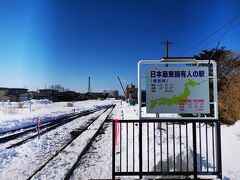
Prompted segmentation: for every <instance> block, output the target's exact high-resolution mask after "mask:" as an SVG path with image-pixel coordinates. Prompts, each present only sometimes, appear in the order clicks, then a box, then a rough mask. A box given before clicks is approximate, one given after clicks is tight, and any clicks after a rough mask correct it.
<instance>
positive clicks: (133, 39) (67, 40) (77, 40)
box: [0, 0, 240, 92]
mask: <svg viewBox="0 0 240 180" xmlns="http://www.w3.org/2000/svg"><path fill="white" fill-rule="evenodd" d="M239 13H240V1H238V0H224V1H222V0H219V1H217V0H208V1H207V0H199V1H197V0H196V1H192V0H191V1H190V0H181V1H180V0H166V1H165V0H158V1H157V0H155V1H154V0H146V1H143V0H123V1H117V0H95V1H93V0H85V1H81V0H75V1H73V0H68V1H67V0H65V1H62V0H29V1H26V0H22V1H19V0H11V1H9V0H0V27H1V28H0V61H1V70H0V87H24V86H25V87H27V88H29V89H33V90H36V88H44V86H45V84H46V85H47V86H50V85H52V84H61V85H63V86H64V87H66V88H70V89H72V90H75V91H78V92H79V91H80V92H83V91H87V82H88V78H87V77H88V76H91V77H92V84H91V86H92V89H93V91H102V90H104V89H118V90H120V85H119V83H118V80H117V76H120V78H121V79H122V80H123V84H124V85H126V84H127V83H128V84H130V83H134V84H137V62H138V61H139V60H141V59H160V58H161V57H163V56H165V49H164V46H163V45H161V42H162V41H165V40H167V39H168V40H170V41H173V42H174V43H175V44H174V45H171V46H170V48H169V56H193V55H195V54H197V53H198V52H200V50H201V49H206V48H214V47H215V46H216V44H217V42H218V40H219V39H220V38H218V37H220V36H221V34H223V33H224V31H225V30H226V29H223V30H222V31H220V32H219V33H218V34H216V35H215V36H214V37H212V38H211V39H209V40H208V41H206V42H204V43H202V44H201V45H200V46H198V47H197V48H195V49H192V50H190V51H188V50H189V49H191V47H193V46H194V45H195V44H197V43H198V42H200V41H201V40H202V39H203V38H205V37H206V36H208V35H209V34H211V33H212V32H214V31H216V30H217V29H218V28H219V27H221V26H222V25H224V24H225V23H226V22H228V21H229V20H230V19H232V18H233V17H234V16H237V15H238V14H239ZM239 22H240V18H238V19H237V20H236V22H234V23H236V24H237V23H239ZM239 32H240V26H237V27H236V28H234V29H232V30H231V31H229V33H228V34H226V35H225V36H224V38H223V39H222V40H221V43H220V46H226V47H227V48H228V49H232V50H236V51H239V50H240V47H239V42H240V33H239Z"/></svg>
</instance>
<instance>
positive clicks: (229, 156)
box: [0, 100, 240, 180]
mask: <svg viewBox="0 0 240 180" xmlns="http://www.w3.org/2000/svg"><path fill="white" fill-rule="evenodd" d="M109 103H113V100H109V101H97V100H96V101H84V102H76V103H74V104H73V107H68V105H67V103H51V102H50V103H49V104H48V103H47V104H44V105H41V104H40V103H36V104H38V105H36V107H37V106H39V108H36V109H35V111H33V112H32V113H31V114H29V113H28V114H26V113H27V112H28V111H29V109H27V108H23V109H22V110H19V111H18V113H19V116H17V115H14V114H8V115H6V112H1V113H3V114H4V116H2V114H0V122H1V124H0V128H1V127H3V126H2V122H3V124H4V123H5V124H7V123H9V124H10V122H11V123H12V124H14V123H13V121H14V120H16V122H18V123H15V124H20V127H21V118H23V119H24V120H26V119H28V118H36V116H38V115H39V114H40V115H41V116H42V117H43V116H44V115H45V114H46V117H47V116H51V115H56V116H60V115H62V114H66V113H72V112H73V108H75V109H76V110H77V111H81V110H84V109H87V108H92V107H93V106H94V105H104V104H109ZM33 106H34V105H33ZM3 107H4V105H3ZM43 107H45V108H43ZM5 108H6V105H5ZM44 109H45V110H44ZM144 111H145V110H144V109H143V113H145V112H144ZM100 113H101V112H97V113H95V114H92V115H89V116H88V117H89V118H91V117H96V116H97V115H98V114H100ZM172 116H174V117H176V116H177V114H172ZM137 117H138V111H137V106H129V105H128V104H127V103H126V102H123V103H122V104H121V103H120V101H119V102H118V103H117V105H116V107H115V109H114V110H113V112H112V118H113V119H119V120H121V119H137ZM34 121H35V120H34ZM86 121H87V120H86V118H78V120H76V121H72V122H71V123H68V124H67V125H66V126H60V127H59V128H57V129H55V130H53V131H51V132H50V133H48V134H46V135H43V136H42V137H41V138H40V140H38V139H35V140H33V141H30V142H28V143H25V144H23V145H21V146H19V147H17V148H12V149H8V150H7V149H5V148H4V147H3V146H0V179H26V178H27V177H29V176H30V175H31V174H32V172H33V171H34V170H35V169H36V168H37V167H39V166H40V165H42V164H43V163H45V162H46V160H47V159H48V158H50V157H51V156H52V155H53V154H55V153H56V152H57V151H58V150H59V149H60V148H61V147H62V146H63V144H65V143H66V142H68V141H69V139H70V138H71V137H70V134H69V132H71V131H73V130H74V129H76V127H79V126H82V125H84V123H86ZM130 128H131V125H129V129H130ZM162 128H163V129H164V127H162ZM2 129H3V128H2ZM153 130H154V128H153V127H149V131H153ZM155 130H156V129H155ZM221 130H222V165H223V178H224V179H236V180H237V179H239V177H240V156H239V150H240V122H237V123H236V124H235V125H234V126H231V127H227V126H222V129H221ZM156 131H157V130H156ZM163 132H165V131H163ZM157 133H159V132H158V131H157ZM171 133H172V132H171V129H170V130H169V135H171ZM176 133H178V129H176ZM189 133H190V132H189ZM131 135H132V134H130V136H131ZM137 135H138V134H137V133H136V132H135V136H136V137H137ZM164 137H166V136H165V135H163V143H166V139H164ZM136 139H137V138H136ZM169 142H170V143H172V140H170V141H169ZM189 142H191V139H190V140H189ZM129 143H131V142H129ZM182 143H183V147H185V146H184V143H185V142H182ZM117 148H119V144H118V145H117ZM123 149H124V147H123ZM123 153H124V152H123ZM125 153H126V152H125ZM135 153H137V152H135ZM163 153H164V154H166V149H163ZM111 154H112V124H111V122H106V123H105V125H104V128H103V130H102V133H101V134H100V135H99V136H97V138H96V141H94V143H93V145H92V146H91V147H90V149H89V151H88V152H87V153H86V154H85V155H84V156H83V157H82V158H81V160H80V161H79V162H78V163H77V166H76V169H75V170H74V172H73V174H72V176H71V177H70V179H90V178H94V179H101V178H102V179H106V178H111V177H112V174H111V173H112V169H111V168H112V156H111ZM129 154H131V151H129ZM183 156H185V155H184V154H183ZM136 157H137V156H136ZM116 158H118V159H119V153H117V154H116ZM129 158H131V159H132V157H129ZM210 158H211V157H210ZM63 159H64V158H63ZM136 159H137V158H136ZM150 159H152V155H150ZM67 164H68V160H67V159H66V165H67ZM135 165H136V167H137V166H138V162H137V161H136V164H135ZM130 166H131V164H130ZM51 167H53V166H49V168H51ZM54 167H55V166H54ZM123 167H124V168H125V167H126V165H123ZM61 168H64V165H61V167H59V169H61ZM143 168H146V166H145V167H143ZM190 168H191V167H190ZM203 168H205V167H204V166H203ZM136 170H137V168H136ZM10 172H11V173H10ZM55 172H57V170H56V167H55ZM42 175H43V174H42ZM37 177H39V176H36V179H44V178H37ZM45 178H46V177H45ZM151 178H153V177H151ZM51 179H59V176H57V175H54V173H51ZM123 179H124V178H123ZM125 179H128V178H125Z"/></svg>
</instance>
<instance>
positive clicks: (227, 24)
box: [183, 13, 240, 55]
mask: <svg viewBox="0 0 240 180" xmlns="http://www.w3.org/2000/svg"><path fill="white" fill-rule="evenodd" d="M239 17H240V13H239V14H238V15H237V16H235V17H233V18H232V19H231V20H230V21H228V22H227V23H226V24H224V25H222V26H221V27H220V28H218V29H217V30H216V31H214V32H213V33H211V34H209V35H208V36H206V37H205V38H203V39H202V40H201V41H200V42H198V43H197V44H195V45H194V46H193V47H191V48H189V49H187V50H186V51H185V52H184V53H183V55H185V54H186V53H188V52H190V51H192V50H193V49H195V48H196V47H198V46H199V45H200V44H202V43H203V42H205V41H207V40H208V39H210V38H211V37H213V36H214V35H215V34H216V33H218V32H219V31H221V30H222V29H224V28H226V27H228V28H229V27H230V26H229V25H231V24H232V22H233V21H235V20H236V19H238V18H239ZM228 32H229V31H228ZM224 35H225V33H224Z"/></svg>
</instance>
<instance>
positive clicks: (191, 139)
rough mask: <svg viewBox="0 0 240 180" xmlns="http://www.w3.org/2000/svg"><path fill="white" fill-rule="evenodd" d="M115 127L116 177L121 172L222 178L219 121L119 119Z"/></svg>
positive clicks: (113, 162)
mask: <svg viewBox="0 0 240 180" xmlns="http://www.w3.org/2000/svg"><path fill="white" fill-rule="evenodd" d="M112 127H113V134H112V135H113V139H112V140H113V142H112V143H113V147H112V178H113V179H115V178H116V177H119V176H138V177H139V178H140V179H141V178H142V177H143V176H147V178H154V177H155V178H156V177H157V178H164V177H166V176H171V177H172V178H174V176H176V178H180V177H190V176H191V177H193V178H194V179H197V177H198V176H202V175H210V176H212V175H216V176H218V178H220V179H221V178H222V165H221V138H220V134H221V133H220V122H219V121H213V120H210V121H209V120H208V121H206V120H194V121H190V120H183V119H181V120H171V121H169V120H161V121H160V122H159V121H156V120H142V121H139V120H120V121H118V123H113V126H112ZM118 127H119V128H118ZM117 135H118V140H117V138H116V136H117ZM116 141H118V142H116Z"/></svg>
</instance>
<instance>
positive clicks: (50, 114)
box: [0, 99, 114, 134]
mask: <svg viewBox="0 0 240 180" xmlns="http://www.w3.org/2000/svg"><path fill="white" fill-rule="evenodd" d="M113 101H114V100H111V99H110V100H105V101H100V100H87V101H77V102H56V103H53V102H51V101H49V100H46V99H45V100H31V101H25V102H21V103H19V102H0V134H1V133H4V132H7V131H10V130H14V129H19V128H24V127H29V126H33V125H35V124H36V122H37V117H40V120H41V123H43V122H49V121H53V120H55V119H57V118H60V117H64V116H67V115H71V114H74V113H77V112H82V111H84V110H89V109H94V108H96V107H97V106H103V105H108V104H112V103H113ZM30 105H31V106H30Z"/></svg>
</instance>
